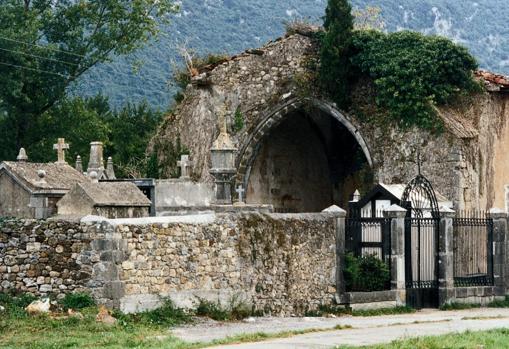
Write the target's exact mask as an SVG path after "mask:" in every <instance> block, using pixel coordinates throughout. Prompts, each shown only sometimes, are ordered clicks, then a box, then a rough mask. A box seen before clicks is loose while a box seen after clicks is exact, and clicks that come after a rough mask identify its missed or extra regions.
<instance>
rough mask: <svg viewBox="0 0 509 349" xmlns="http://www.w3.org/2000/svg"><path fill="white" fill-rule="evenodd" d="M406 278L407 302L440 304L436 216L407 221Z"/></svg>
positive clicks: (425, 305) (416, 305) (423, 305)
mask: <svg viewBox="0 0 509 349" xmlns="http://www.w3.org/2000/svg"><path fill="white" fill-rule="evenodd" d="M405 223H406V224H405V278H406V294H407V296H406V298H407V300H406V301H407V305H409V306H411V307H413V308H416V309H422V308H435V307H438V258H437V251H438V230H439V219H437V218H407V219H406V221H405Z"/></svg>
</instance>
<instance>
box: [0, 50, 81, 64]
mask: <svg viewBox="0 0 509 349" xmlns="http://www.w3.org/2000/svg"><path fill="white" fill-rule="evenodd" d="M0 50H2V51H7V52H13V53H18V54H21V55H24V56H30V57H34V58H41V59H45V60H47V61H51V62H57V63H64V64H69V65H74V66H76V67H78V66H79V64H76V63H71V62H67V61H61V60H58V59H54V58H48V57H43V56H38V55H32V54H30V53H26V52H21V51H15V50H8V49H6V48H2V47H0Z"/></svg>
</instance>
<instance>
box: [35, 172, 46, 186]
mask: <svg viewBox="0 0 509 349" xmlns="http://www.w3.org/2000/svg"><path fill="white" fill-rule="evenodd" d="M37 177H39V179H38V180H37V184H39V185H40V184H46V179H45V178H46V171H44V170H37Z"/></svg>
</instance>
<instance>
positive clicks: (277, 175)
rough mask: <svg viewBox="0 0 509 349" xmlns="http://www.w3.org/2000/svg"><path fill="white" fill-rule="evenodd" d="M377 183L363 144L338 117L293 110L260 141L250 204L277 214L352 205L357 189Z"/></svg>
mask: <svg viewBox="0 0 509 349" xmlns="http://www.w3.org/2000/svg"><path fill="white" fill-rule="evenodd" d="M371 185H372V173H371V169H370V166H369V164H368V161H367V160H366V157H365V155H364V153H363V150H362V148H361V147H360V145H359V143H358V142H357V140H356V139H355V137H354V136H353V135H352V134H351V132H350V131H349V130H348V129H347V128H346V127H345V126H344V125H343V124H342V123H341V122H339V121H338V120H337V119H336V118H334V117H333V116H331V115H329V114H328V113H326V112H324V111H321V110H319V109H312V110H311V111H306V110H304V109H303V108H301V109H298V110H296V111H293V112H291V113H290V114H288V115H287V116H286V117H285V118H284V120H283V121H282V122H281V123H280V124H279V125H277V126H275V127H274V128H273V129H272V130H271V131H270V132H269V133H268V134H267V135H266V136H265V137H264V138H263V139H262V140H261V141H260V143H259V144H258V146H257V151H256V152H255V158H254V161H253V162H252V165H251V168H250V171H249V177H248V179H247V193H246V194H247V195H246V201H247V203H249V204H272V205H274V208H275V210H276V212H319V211H321V210H323V209H325V208H327V207H329V206H331V205H332V204H336V205H339V206H340V207H343V208H346V207H347V205H348V201H349V199H350V198H351V195H352V193H353V192H354V191H355V189H361V190H362V189H366V188H367V187H369V186H371Z"/></svg>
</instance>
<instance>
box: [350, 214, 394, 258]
mask: <svg viewBox="0 0 509 349" xmlns="http://www.w3.org/2000/svg"><path fill="white" fill-rule="evenodd" d="M345 242H346V246H345V247H346V250H347V251H348V252H352V253H354V255H355V256H358V257H359V256H368V255H374V256H376V257H378V258H379V259H381V260H383V261H386V262H387V263H388V262H389V261H390V256H391V220H390V219H388V218H365V217H355V218H348V219H347V220H346V241H345Z"/></svg>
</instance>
